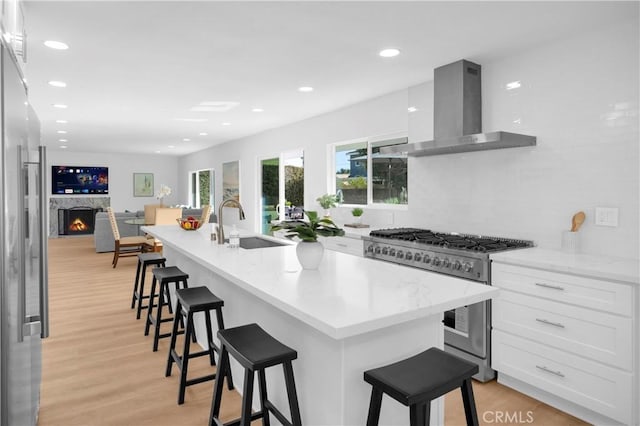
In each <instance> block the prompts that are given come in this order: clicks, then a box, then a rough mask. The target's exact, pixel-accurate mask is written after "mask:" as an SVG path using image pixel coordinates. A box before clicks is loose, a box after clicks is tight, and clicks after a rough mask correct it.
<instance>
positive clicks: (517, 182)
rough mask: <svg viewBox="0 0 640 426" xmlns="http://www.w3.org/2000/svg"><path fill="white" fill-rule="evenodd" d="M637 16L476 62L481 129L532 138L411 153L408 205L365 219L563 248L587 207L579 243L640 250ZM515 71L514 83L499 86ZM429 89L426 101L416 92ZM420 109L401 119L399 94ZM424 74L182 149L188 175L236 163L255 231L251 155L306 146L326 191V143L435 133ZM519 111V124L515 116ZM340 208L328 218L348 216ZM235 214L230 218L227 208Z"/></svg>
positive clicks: (311, 182)
mask: <svg viewBox="0 0 640 426" xmlns="http://www.w3.org/2000/svg"><path fill="white" fill-rule="evenodd" d="M638 40H639V37H638V20H637V17H635V18H634V19H633V20H631V21H630V22H627V23H622V24H620V25H617V26H616V27H615V28H610V29H605V30H597V31H594V32H591V33H587V34H579V35H575V36H573V37H572V38H569V39H566V40H561V41H557V42H554V43H552V44H549V45H544V46H539V47H538V48H536V49H534V50H529V51H526V52H521V53H520V54H518V55H514V56H511V57H508V58H503V59H500V60H490V59H486V60H484V61H483V59H484V58H482V57H477V58H467V59H469V60H472V61H475V62H478V63H480V64H481V65H482V66H483V85H482V86H483V87H482V90H483V115H484V116H483V128H484V130H485V131H493V130H505V131H513V132H519V133H527V134H532V135H535V136H537V137H538V145H537V146H535V147H531V148H516V149H506V150H497V151H485V152H476V153H468V154H455V155H446V156H435V157H421V158H411V159H410V162H409V174H410V176H409V203H410V204H409V208H408V209H407V210H405V211H403V210H389V211H372V210H369V209H368V210H367V211H366V213H365V222H368V223H373V224H388V225H393V226H405V225H407V226H417V227H425V228H431V229H434V230H442V231H457V232H468V233H477V234H486V235H497V236H503V237H511V238H523V239H531V240H534V241H535V242H536V243H537V244H538V245H539V246H541V247H548V248H560V235H561V231H563V230H567V229H569V227H570V221H571V216H572V215H573V214H574V213H575V212H577V211H579V210H584V211H585V212H586V214H587V221H586V223H585V224H584V226H583V229H582V230H581V231H580V232H581V237H582V251H583V252H585V253H592V254H610V255H618V256H624V257H634V258H637V257H638V256H640V250H639V247H638V246H639V235H640V229H639V224H638V222H639V220H638V219H639V216H640V211H639V198H640V187H639V180H640V177H639V172H638V164H639V156H640V154H639V150H638V145H639V135H638V133H639V126H638V89H639V88H638V75H639V69H638V63H639V58H638V52H639V41H638ZM515 80H519V81H521V82H522V85H523V86H522V88H521V89H519V90H517V91H506V90H505V89H504V85H505V84H506V83H508V82H511V81H515ZM424 96H426V97H429V96H430V97H431V98H430V99H424V98H423V97H424ZM417 98H422V99H424V100H423V101H422V104H423V108H421V109H420V111H419V112H418V113H414V114H416V115H412V116H411V118H410V119H409V120H408V118H407V111H406V108H407V102H408V100H410V101H411V104H412V105H413V104H414V103H415V102H416V101H417V100H419V99H417ZM432 102H433V101H432V83H431V82H428V83H425V84H424V85H420V86H416V87H413V88H411V89H408V90H407V91H400V92H396V93H392V94H389V95H387V96H383V97H381V98H378V99H374V100H371V101H367V102H363V103H361V104H357V105H354V106H352V107H350V108H346V109H343V110H339V111H335V112H332V113H329V114H325V115H322V116H319V117H315V118H311V119H308V120H305V121H302V122H299V123H296V124H292V125H289V126H286V127H283V128H279V129H274V130H270V131H268V132H264V133H262V134H259V135H255V136H252V137H249V138H245V139H242V140H239V141H233V142H230V143H227V144H224V145H221V146H216V147H213V148H210V149H208V150H205V151H202V152H199V153H195V154H192V155H188V156H185V157H183V158H181V159H180V162H179V184H180V189H181V190H182V191H184V194H185V195H184V197H185V198H186V189H187V188H188V185H187V180H186V179H187V173H188V172H189V171H192V170H197V169H202V168H214V169H215V170H216V198H217V199H216V204H217V203H219V202H220V199H219V196H220V193H221V185H222V184H221V182H222V176H221V164H222V163H223V162H226V161H233V160H238V159H239V160H240V162H241V165H240V167H241V200H242V201H243V205H244V206H245V207H246V213H247V214H248V219H250V220H251V222H250V223H251V224H252V226H255V229H258V228H257V224H258V219H257V215H256V209H257V205H258V198H259V192H258V191H257V172H258V159H259V158H264V157H266V156H268V155H277V154H278V153H279V152H281V151H285V150H288V149H293V148H303V149H304V150H305V206H306V207H307V208H309V207H312V208H314V207H317V206H316V204H315V201H314V200H315V198H316V197H317V196H319V195H321V194H323V193H325V192H327V188H326V182H327V173H326V152H327V151H326V144H328V143H332V142H338V141H344V140H349V139H353V138H357V137H363V136H373V135H380V134H385V133H392V132H397V131H403V130H407V126H408V124H407V121H409V122H410V124H411V128H412V129H418V130H419V131H420V132H421V133H422V135H424V134H425V133H428V132H429V131H432V128H433V124H432V123H433V118H432ZM518 119H519V122H518V123H519V124H518V123H514V121H515V120H518ZM596 206H605V207H617V208H619V209H620V210H619V211H620V224H619V226H618V227H617V228H605V227H596V226H594V224H593V218H594V208H595V207H596ZM347 215H348V213H347V211H346V209H336V211H335V213H334V217H337V218H346V217H347ZM227 217H230V218H231V215H226V216H225V219H226V218H227Z"/></svg>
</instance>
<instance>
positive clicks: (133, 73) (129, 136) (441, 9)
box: [25, 1, 637, 155]
mask: <svg viewBox="0 0 640 426" xmlns="http://www.w3.org/2000/svg"><path fill="white" fill-rule="evenodd" d="M635 6H637V5H635ZM634 12H635V13H637V7H635V8H634V4H633V3H632V2H626V3H613V2H609V1H605V2H576V1H573V2H419V1H411V2H399V1H393V2H338V1H331V2H306V1H300V2H292V1H289V2H266V1H260V2H237V1H236V2H221V1H196V2H187V1H160V2H150V1H133V2H113V1H70V2H55V1H43V2H34V1H28V2H27V3H26V5H25V15H26V18H25V19H26V24H27V34H28V43H29V52H28V63H27V69H26V76H27V80H28V86H29V91H30V100H31V102H32V104H33V105H34V108H35V109H36V112H37V113H38V115H39V117H40V120H41V122H42V129H43V142H44V143H45V144H46V145H48V146H49V147H51V148H52V149H58V147H59V145H62V143H61V142H58V139H60V138H65V139H68V142H66V143H64V144H65V145H68V149H69V150H73V151H91V152H124V153H154V152H158V151H159V152H161V153H162V154H168V155H184V154H187V153H190V152H194V151H198V150H201V149H204V148H207V147H209V146H212V145H214V144H219V143H223V142H226V141H230V140H234V139H238V138H242V137H245V136H248V135H252V134H256V133H259V132H262V131H264V130H266V129H270V128H276V127H280V126H283V125H286V124H288V123H292V122H296V121H299V120H302V119H305V118H308V117H312V116H315V115H318V114H322V113H325V112H328V111H332V110H335V109H338V108H341V107H344V106H347V105H350V104H354V103H357V102H360V101H362V100H365V99H370V98H373V97H376V96H379V95H382V94H385V93H389V92H392V91H395V90H400V89H403V88H407V87H410V86H412V85H415V84H418V83H420V82H423V81H427V80H430V79H432V78H433V68H435V67H437V66H440V65H444V64H447V63H449V62H453V61H455V60H458V59H461V58H465V59H469V60H472V61H475V62H478V63H480V64H482V63H483V62H486V61H489V60H494V59H498V58H500V57H503V56H508V55H513V54H517V53H518V51H520V50H526V49H529V48H531V47H533V46H536V45H539V44H544V43H548V42H552V41H553V40H555V39H558V38H562V37H566V36H567V35H570V34H577V33H579V32H581V31H586V30H588V29H593V28H595V27H598V26H603V25H609V24H611V23H612V22H614V21H616V20H622V19H626V17H628V16H629V14H631V13H634ZM45 40H57V41H63V42H65V43H67V44H68V45H69V47H70V48H69V50H66V51H58V50H52V49H49V48H47V47H45V46H44V45H43V42H44V41H45ZM385 47H397V48H399V49H400V50H401V52H402V53H401V55H400V56H398V57H396V58H381V57H379V56H378V51H379V50H381V49H382V48H385ZM50 80H61V81H64V82H66V83H67V87H66V88H56V87H52V86H49V85H48V84H47V82H48V81H50ZM304 85H308V86H313V87H314V88H315V91H314V92H312V93H300V92H298V91H297V88H298V87H299V86H304ZM203 101H229V102H237V103H238V104H237V106H235V107H234V108H232V109H231V110H229V111H227V112H193V111H190V108H191V107H193V106H196V105H198V104H199V103H201V102H203ZM54 103H65V104H68V106H69V107H68V109H66V110H59V109H55V108H53V107H52V106H51V105H52V104H54ZM255 107H260V108H264V112H261V113H256V112H252V111H251V110H252V109H253V108H255ZM181 118H188V119H206V120H207V121H204V122H185V121H179V120H177V119H181ZM58 119H65V120H68V124H56V122H55V121H56V120H58ZM223 122H228V123H231V125H228V126H223V125H222V124H221V123H223ZM57 130H66V131H67V134H66V135H59V134H57V133H56V132H57ZM200 132H206V133H208V135H207V136H199V133H200ZM184 138H188V139H191V141H190V142H184V141H183V139H184ZM170 145H171V146H174V147H175V148H169V146H170Z"/></svg>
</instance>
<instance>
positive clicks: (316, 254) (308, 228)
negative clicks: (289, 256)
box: [271, 211, 344, 269]
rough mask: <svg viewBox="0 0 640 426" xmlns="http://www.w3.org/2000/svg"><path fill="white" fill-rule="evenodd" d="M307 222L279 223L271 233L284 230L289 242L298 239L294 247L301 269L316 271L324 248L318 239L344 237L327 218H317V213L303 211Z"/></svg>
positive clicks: (273, 226)
mask: <svg viewBox="0 0 640 426" xmlns="http://www.w3.org/2000/svg"><path fill="white" fill-rule="evenodd" d="M304 213H305V214H306V215H307V218H309V221H303V220H292V221H286V222H280V224H278V225H272V226H271V230H272V231H279V230H281V229H285V230H286V231H287V233H286V234H285V237H286V238H289V239H290V240H292V239H294V238H296V237H297V238H299V239H300V242H299V243H298V245H297V247H296V254H297V256H298V261H299V262H300V264H301V265H302V268H303V269H318V266H319V265H320V261H321V260H322V255H323V253H324V247H323V246H322V243H320V241H318V237H319V236H322V237H338V236H342V235H344V231H343V230H342V229H340V228H338V227H337V226H336V224H335V223H333V221H332V220H331V219H329V218H326V217H323V218H321V219H319V218H318V212H315V211H305V212H304Z"/></svg>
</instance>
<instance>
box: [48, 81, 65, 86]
mask: <svg viewBox="0 0 640 426" xmlns="http://www.w3.org/2000/svg"><path fill="white" fill-rule="evenodd" d="M49 85H50V86H53V87H67V83H65V82H64V81H55V80H51V81H50V82H49Z"/></svg>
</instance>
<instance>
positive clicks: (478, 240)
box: [363, 228, 533, 382]
mask: <svg viewBox="0 0 640 426" xmlns="http://www.w3.org/2000/svg"><path fill="white" fill-rule="evenodd" d="M363 239H364V255H365V257H371V258H374V259H380V260H384V261H388V262H393V263H399V264H403V265H406V266H411V267H415V268H421V269H425V270H428V271H432V272H438V273H442V274H446V275H453V276H456V277H459V278H464V279H468V280H472V281H475V282H478V283H483V284H486V285H491V263H490V260H489V253H494V252H498V251H504V250H512V249H517V248H525V247H533V242H532V241H523V240H513V239H506V238H496V237H485V236H479V235H467V234H455V233H440V232H432V231H429V230H425V229H416V228H395V229H381V230H376V231H371V233H370V234H369V236H368V237H363ZM443 322H444V325H445V335H444V343H445V350H446V351H449V352H451V353H454V354H456V355H459V356H460V357H462V358H465V359H467V360H469V361H471V362H474V363H476V364H478V367H479V371H478V374H476V375H475V376H474V378H475V379H477V380H479V381H482V382H486V381H489V380H492V379H493V378H494V377H495V371H494V370H492V369H491V301H486V302H480V303H475V304H472V305H468V306H461V307H459V308H456V309H454V310H451V311H447V312H445V314H444V320H443Z"/></svg>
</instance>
